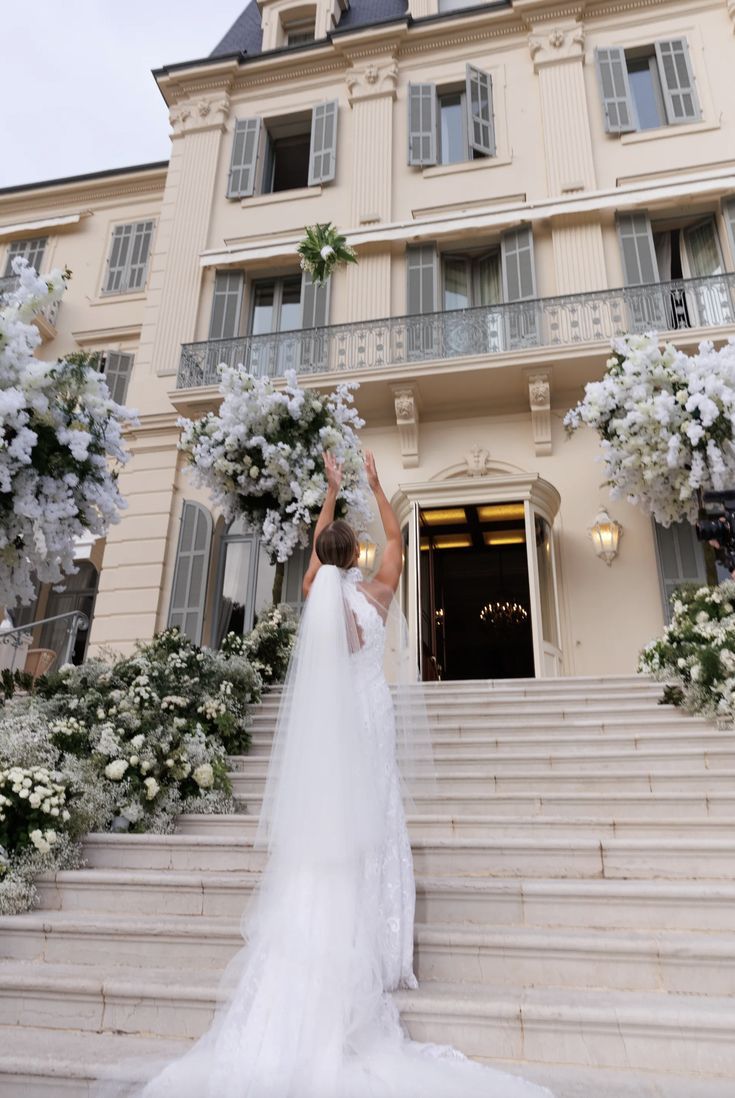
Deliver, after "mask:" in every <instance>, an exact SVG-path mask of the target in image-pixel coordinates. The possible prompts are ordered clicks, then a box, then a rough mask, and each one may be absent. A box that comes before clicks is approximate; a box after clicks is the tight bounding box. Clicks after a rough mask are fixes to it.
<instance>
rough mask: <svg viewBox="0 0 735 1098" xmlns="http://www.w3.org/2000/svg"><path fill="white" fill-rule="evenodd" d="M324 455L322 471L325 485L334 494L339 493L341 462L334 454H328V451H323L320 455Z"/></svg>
mask: <svg viewBox="0 0 735 1098" xmlns="http://www.w3.org/2000/svg"><path fill="white" fill-rule="evenodd" d="M322 456H323V457H324V472H325V474H326V477H327V485H328V487H329V488H330V489H331V491H332V492H334V494H335V496H338V495H339V490H340V488H341V487H342V463H341V462H339V461H337V459H336V457H335V456H334V454H330V453H329V452H328V451H326V450H325V451H324V454H323V455H322Z"/></svg>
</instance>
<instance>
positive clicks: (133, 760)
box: [128, 755, 140, 766]
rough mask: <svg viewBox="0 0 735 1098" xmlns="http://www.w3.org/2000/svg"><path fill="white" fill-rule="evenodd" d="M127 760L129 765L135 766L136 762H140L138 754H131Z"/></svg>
mask: <svg viewBox="0 0 735 1098" xmlns="http://www.w3.org/2000/svg"><path fill="white" fill-rule="evenodd" d="M128 762H129V763H130V765H131V766H137V765H138V763H139V762H140V756H139V755H131V756H130V758H129V759H128Z"/></svg>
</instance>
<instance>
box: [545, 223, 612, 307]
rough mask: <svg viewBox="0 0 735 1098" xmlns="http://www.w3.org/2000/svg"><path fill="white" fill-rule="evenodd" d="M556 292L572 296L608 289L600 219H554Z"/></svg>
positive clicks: (553, 242)
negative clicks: (583, 292)
mask: <svg viewBox="0 0 735 1098" xmlns="http://www.w3.org/2000/svg"><path fill="white" fill-rule="evenodd" d="M551 240H552V247H553V250H554V274H555V280H556V292H557V293H558V294H573V293H580V292H582V291H591V290H604V289H606V288H607V285H608V283H607V273H606V270H605V249H604V244H603V239H602V226H601V224H600V222H599V219H595V220H581V221H580V220H577V221H572V220H571V219H565V218H555V219H554V220H553V221H552V223H551Z"/></svg>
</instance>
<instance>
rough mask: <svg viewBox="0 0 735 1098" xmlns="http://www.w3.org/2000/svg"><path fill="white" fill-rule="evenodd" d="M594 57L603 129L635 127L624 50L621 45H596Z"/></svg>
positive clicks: (611, 131)
mask: <svg viewBox="0 0 735 1098" xmlns="http://www.w3.org/2000/svg"><path fill="white" fill-rule="evenodd" d="M595 58H596V61H597V77H598V80H599V83H600V91H601V93H602V106H603V110H604V113H605V129H606V130H607V132H608V133H630V131H631V130H634V129H635V128H636V127H635V122H634V121H633V119H634V114H633V99H632V96H631V94H630V82H629V80H628V68H627V66H626V64H625V50H624V49H623V48H622V47H621V46H604V47H600V48H599V49H597V50H595Z"/></svg>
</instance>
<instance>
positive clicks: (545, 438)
mask: <svg viewBox="0 0 735 1098" xmlns="http://www.w3.org/2000/svg"><path fill="white" fill-rule="evenodd" d="M526 382H527V384H528V404H529V407H530V409H531V428H532V430H533V442H534V446H535V447H536V456H537V457H545V456H548V455H549V454H550V453H551V449H552V447H551V370H550V369H549V370H527V371H526Z"/></svg>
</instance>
